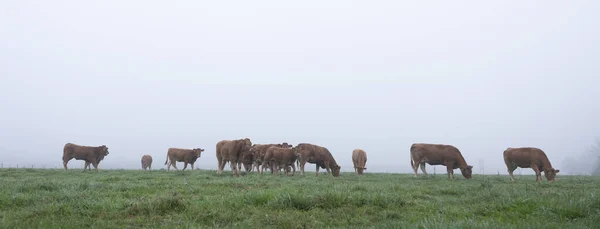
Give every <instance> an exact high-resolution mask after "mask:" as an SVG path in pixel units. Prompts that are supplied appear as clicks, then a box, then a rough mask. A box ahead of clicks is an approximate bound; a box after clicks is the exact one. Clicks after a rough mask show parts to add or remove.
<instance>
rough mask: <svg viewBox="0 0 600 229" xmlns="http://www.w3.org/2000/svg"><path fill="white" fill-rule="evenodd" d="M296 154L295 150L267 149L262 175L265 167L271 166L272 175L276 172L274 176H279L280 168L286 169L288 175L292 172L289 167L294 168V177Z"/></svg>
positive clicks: (274, 147)
mask: <svg viewBox="0 0 600 229" xmlns="http://www.w3.org/2000/svg"><path fill="white" fill-rule="evenodd" d="M296 158H297V155H296V152H295V149H293V148H282V147H278V146H271V147H269V148H268V149H267V153H266V154H265V157H264V158H263V161H262V170H261V171H260V173H261V174H262V173H263V170H264V169H265V167H267V166H269V167H270V168H271V173H273V171H274V172H275V173H274V175H277V174H278V172H279V169H280V168H284V169H285V175H286V176H287V175H288V172H289V171H290V170H289V169H288V167H290V166H291V167H292V169H293V171H292V176H293V175H294V174H295V173H296V166H295V165H294V162H296Z"/></svg>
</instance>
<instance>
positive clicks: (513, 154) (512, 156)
mask: <svg viewBox="0 0 600 229" xmlns="http://www.w3.org/2000/svg"><path fill="white" fill-rule="evenodd" d="M504 163H505V164H506V168H507V170H508V175H510V180H511V181H515V177H514V176H513V171H515V169H517V167H521V168H531V169H533V171H534V172H535V181H536V182H541V181H542V174H541V172H542V171H543V172H544V175H545V176H546V179H547V180H548V181H550V182H554V178H555V177H556V174H557V173H558V172H559V171H560V170H558V169H554V168H552V164H550V160H548V157H547V156H546V153H544V151H542V150H541V149H538V148H535V147H521V148H507V149H506V150H504Z"/></svg>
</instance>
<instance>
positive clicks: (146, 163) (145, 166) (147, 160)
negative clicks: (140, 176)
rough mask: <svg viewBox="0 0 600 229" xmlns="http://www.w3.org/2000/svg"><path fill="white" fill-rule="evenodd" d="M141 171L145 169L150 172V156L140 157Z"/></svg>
mask: <svg viewBox="0 0 600 229" xmlns="http://www.w3.org/2000/svg"><path fill="white" fill-rule="evenodd" d="M142 169H143V170H146V169H150V170H152V156H150V155H147V154H146V155H144V156H142Z"/></svg>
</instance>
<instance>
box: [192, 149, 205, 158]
mask: <svg viewBox="0 0 600 229" xmlns="http://www.w3.org/2000/svg"><path fill="white" fill-rule="evenodd" d="M193 151H194V154H195V155H196V157H198V158H200V155H201V154H202V152H204V149H202V148H196V149H193Z"/></svg>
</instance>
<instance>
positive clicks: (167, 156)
mask: <svg viewBox="0 0 600 229" xmlns="http://www.w3.org/2000/svg"><path fill="white" fill-rule="evenodd" d="M167 162H169V154H167V160H165V165H167Z"/></svg>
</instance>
